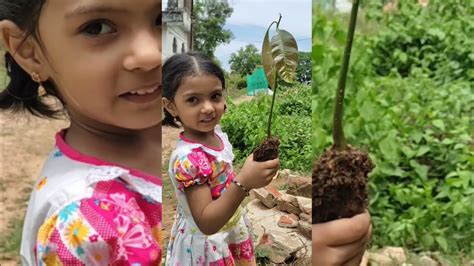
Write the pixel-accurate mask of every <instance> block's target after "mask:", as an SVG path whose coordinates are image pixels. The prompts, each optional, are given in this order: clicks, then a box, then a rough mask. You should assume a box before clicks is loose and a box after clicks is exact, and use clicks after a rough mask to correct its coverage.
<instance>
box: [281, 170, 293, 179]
mask: <svg viewBox="0 0 474 266" xmlns="http://www.w3.org/2000/svg"><path fill="white" fill-rule="evenodd" d="M289 176H290V169H283V170H280V171H278V178H288V177H289Z"/></svg>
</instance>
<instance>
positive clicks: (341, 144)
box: [332, 0, 359, 151]
mask: <svg viewBox="0 0 474 266" xmlns="http://www.w3.org/2000/svg"><path fill="white" fill-rule="evenodd" d="M358 9H359V0H353V3H352V11H351V18H350V22H349V31H348V33H347V40H346V48H345V49H344V58H343V61H342V67H341V73H340V75H339V83H338V84H337V92H336V103H335V105H334V106H335V108H334V117H333V134H332V137H333V140H334V147H335V149H336V150H339V151H340V150H344V149H346V148H347V142H346V138H345V137H344V128H343V125H342V116H343V114H344V93H345V90H346V78H347V71H348V69H349V59H350V57H351V49H352V40H353V38H354V31H355V26H356V21H357V10H358Z"/></svg>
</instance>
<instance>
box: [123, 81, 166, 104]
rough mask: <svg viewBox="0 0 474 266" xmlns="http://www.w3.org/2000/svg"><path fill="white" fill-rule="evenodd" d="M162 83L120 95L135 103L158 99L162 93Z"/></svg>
mask: <svg viewBox="0 0 474 266" xmlns="http://www.w3.org/2000/svg"><path fill="white" fill-rule="evenodd" d="M161 88H162V86H161V85H158V86H156V87H155V88H149V89H141V90H136V91H131V92H127V93H124V94H122V95H120V97H121V98H123V99H125V100H127V101H130V102H134V103H148V102H151V101H154V100H156V99H157V98H158V97H159V96H160V95H161Z"/></svg>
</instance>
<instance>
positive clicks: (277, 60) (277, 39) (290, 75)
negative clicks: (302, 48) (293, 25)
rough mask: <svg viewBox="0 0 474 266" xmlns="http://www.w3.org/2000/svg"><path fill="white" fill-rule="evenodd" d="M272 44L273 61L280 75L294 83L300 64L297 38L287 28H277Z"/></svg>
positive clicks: (286, 80)
mask: <svg viewBox="0 0 474 266" xmlns="http://www.w3.org/2000/svg"><path fill="white" fill-rule="evenodd" d="M271 45H272V57H273V62H274V64H275V68H276V71H277V73H278V75H279V77H280V78H281V79H283V80H284V81H285V82H288V83H292V82H293V81H294V79H295V77H296V67H297V66H298V45H297V44H296V40H295V38H293V35H291V33H289V32H287V31H286V30H282V29H277V31H276V34H275V35H274V36H273V37H272V41H271Z"/></svg>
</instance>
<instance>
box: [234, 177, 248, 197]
mask: <svg viewBox="0 0 474 266" xmlns="http://www.w3.org/2000/svg"><path fill="white" fill-rule="evenodd" d="M232 183H234V184H236V185H237V186H238V187H239V188H241V189H242V190H243V191H244V192H245V194H247V196H250V190H249V189H247V188H246V187H244V186H242V184H240V183H239V181H237V180H235V179H234V180H232Z"/></svg>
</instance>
